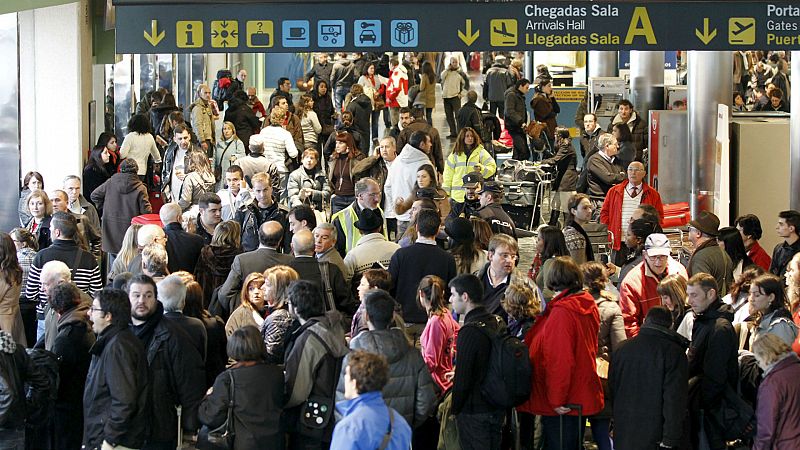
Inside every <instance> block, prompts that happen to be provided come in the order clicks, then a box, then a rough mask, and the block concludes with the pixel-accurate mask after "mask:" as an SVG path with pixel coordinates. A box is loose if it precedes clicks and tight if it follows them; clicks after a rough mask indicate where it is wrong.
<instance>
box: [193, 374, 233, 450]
mask: <svg viewBox="0 0 800 450" xmlns="http://www.w3.org/2000/svg"><path fill="white" fill-rule="evenodd" d="M228 375H229V376H230V377H231V385H230V398H229V400H228V417H227V418H226V419H225V422H223V424H222V425H220V426H218V427H217V428H214V429H213V430H209V429H208V426H207V425H203V427H202V428H200V433H198V435H197V448H198V449H200V450H233V441H234V438H235V437H236V433H235V432H234V430H233V406H234V403H233V371H232V370H228Z"/></svg>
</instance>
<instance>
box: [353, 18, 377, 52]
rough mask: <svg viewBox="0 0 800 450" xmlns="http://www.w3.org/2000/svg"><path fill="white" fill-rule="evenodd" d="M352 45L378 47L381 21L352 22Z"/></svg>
mask: <svg viewBox="0 0 800 450" xmlns="http://www.w3.org/2000/svg"><path fill="white" fill-rule="evenodd" d="M353 45H355V46H356V47H380V46H381V21H380V20H356V21H355V23H354V24H353Z"/></svg>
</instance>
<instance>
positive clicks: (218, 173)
mask: <svg viewBox="0 0 800 450" xmlns="http://www.w3.org/2000/svg"><path fill="white" fill-rule="evenodd" d="M231 144H233V139H231V141H230V142H228V145H226V146H225V150H223V151H222V155H221V156H220V157H219V164H215V165H214V179H215V180H217V181H219V180H221V179H222V161H224V160H225V154H226V153H228V148H229V147H230V146H231Z"/></svg>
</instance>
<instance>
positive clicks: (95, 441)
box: [73, 289, 148, 449]
mask: <svg viewBox="0 0 800 450" xmlns="http://www.w3.org/2000/svg"><path fill="white" fill-rule="evenodd" d="M89 311H90V319H91V321H92V330H93V331H94V332H95V333H96V334H97V341H96V342H95V344H94V345H93V346H92V348H91V354H92V362H91V365H90V366H89V374H88V376H87V378H86V389H85V390H84V391H83V417H84V428H83V444H84V448H87V449H98V448H100V447H101V446H102V445H103V443H104V442H105V443H108V444H110V445H111V446H117V445H121V446H125V447H130V448H141V447H142V445H143V444H144V442H145V437H146V436H145V435H146V434H147V392H148V384H147V383H148V381H147V359H146V357H145V350H144V346H143V345H142V343H141V341H139V339H137V338H136V336H134V335H133V333H131V330H130V329H129V327H128V323H129V322H130V319H131V305H130V302H129V301H128V296H127V295H126V294H125V292H124V291H121V290H118V289H103V290H102V291H100V292H98V293H97V295H96V296H95V298H94V300H93V301H92V306H91V308H90V309H89ZM73 414H74V412H73Z"/></svg>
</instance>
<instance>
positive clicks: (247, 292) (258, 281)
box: [225, 272, 267, 337]
mask: <svg viewBox="0 0 800 450" xmlns="http://www.w3.org/2000/svg"><path fill="white" fill-rule="evenodd" d="M262 286H264V275H262V274H260V273H258V272H253V273H251V274H250V275H247V277H245V279H244V283H242V290H241V293H240V294H239V302H238V303H239V304H238V305H237V308H236V309H234V310H233V312H232V313H231V316H230V318H228V321H227V322H226V323H225V334H227V335H228V336H229V337H230V335H231V334H233V332H234V331H236V330H238V329H239V328H242V327H245V326H247V325H253V326H254V327H256V328H258V329H261V326H262V325H263V324H264V317H266V312H267V310H266V307H265V306H266V305H265V304H264V291H262V290H261V288H262ZM233 306H234V305H231V308H233Z"/></svg>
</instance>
